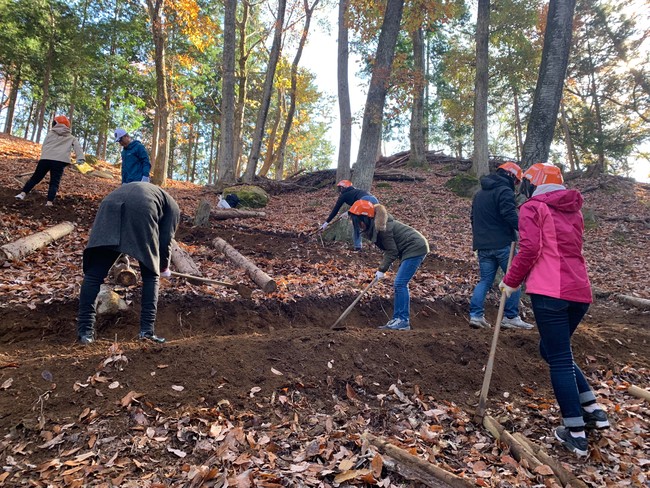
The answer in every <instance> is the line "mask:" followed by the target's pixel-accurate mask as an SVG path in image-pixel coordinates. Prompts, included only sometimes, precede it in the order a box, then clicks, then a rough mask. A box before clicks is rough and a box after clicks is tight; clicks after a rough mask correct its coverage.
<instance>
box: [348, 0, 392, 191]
mask: <svg viewBox="0 0 650 488" xmlns="http://www.w3.org/2000/svg"><path fill="white" fill-rule="evenodd" d="M403 10H404V0H388V2H387V4H386V12H385V14H384V21H383V23H382V26H381V32H380V33H379V42H378V44H377V52H376V54H375V62H374V65H373V68H372V76H371V78H370V86H369V88H368V96H367V98H366V106H365V108H364V111H363V123H362V127H361V140H360V141H359V154H358V156H357V162H356V165H355V172H354V186H355V187H357V188H361V189H362V190H370V187H371V185H372V178H373V176H374V174H375V165H376V163H377V159H376V158H377V148H378V147H379V145H380V143H381V132H382V123H383V120H384V104H385V102H386V93H387V91H388V82H389V80H390V73H391V69H392V66H393V58H394V56H395V45H396V43H397V36H398V34H399V30H400V23H401V21H402V11H403Z"/></svg>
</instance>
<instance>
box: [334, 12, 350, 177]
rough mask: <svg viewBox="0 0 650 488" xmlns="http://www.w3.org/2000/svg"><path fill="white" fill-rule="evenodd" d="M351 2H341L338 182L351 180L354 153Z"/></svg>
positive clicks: (338, 47) (338, 51) (338, 68)
mask: <svg viewBox="0 0 650 488" xmlns="http://www.w3.org/2000/svg"><path fill="white" fill-rule="evenodd" d="M349 5H350V0H339V25H338V28H339V35H338V46H337V54H338V56H337V92H338V96H339V115H340V132H339V158H338V164H337V166H336V181H341V180H349V179H350V160H351V151H352V109H351V107H350V85H349V77H348V63H349V58H350V50H349V41H348V30H349V29H348V19H347V16H348V7H349Z"/></svg>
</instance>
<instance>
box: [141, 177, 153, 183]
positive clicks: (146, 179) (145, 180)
mask: <svg viewBox="0 0 650 488" xmlns="http://www.w3.org/2000/svg"><path fill="white" fill-rule="evenodd" d="M140 181H144V182H145V183H149V182H150V181H151V180H150V179H149V177H148V176H143V177H142V179H141V180H140Z"/></svg>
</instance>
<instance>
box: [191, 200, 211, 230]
mask: <svg viewBox="0 0 650 488" xmlns="http://www.w3.org/2000/svg"><path fill="white" fill-rule="evenodd" d="M210 210H211V208H210V202H208V201H207V200H206V199H205V198H203V199H202V200H201V201H200V202H199V206H198V207H197V208H196V213H195V214H194V226H195V227H205V226H207V225H209V223H210Z"/></svg>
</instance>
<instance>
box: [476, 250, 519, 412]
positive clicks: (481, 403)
mask: <svg viewBox="0 0 650 488" xmlns="http://www.w3.org/2000/svg"><path fill="white" fill-rule="evenodd" d="M514 255H515V242H514V241H513V242H512V244H511V245H510V256H509V257H508V268H507V269H510V263H512V257H513V256H514ZM505 308H506V292H505V291H502V292H501V300H500V301H499V311H498V312H497V323H496V324H495V326H494V335H493V336H492V347H490V355H489V356H488V362H487V366H486V367H485V376H484V378H483V387H482V388H481V396H480V398H479V400H478V407H477V408H476V412H475V413H474V419H473V420H474V423H475V424H482V423H483V417H485V409H486V407H487V395H488V391H489V390H490V380H491V379H492V369H493V368H494V356H495V354H496V352H497V342H498V341H499V329H501V321H502V320H503V311H504V310H505Z"/></svg>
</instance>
